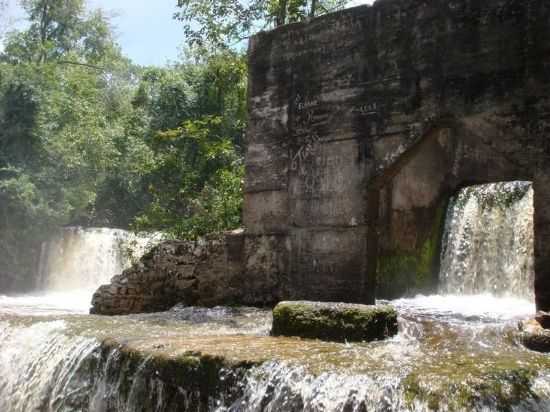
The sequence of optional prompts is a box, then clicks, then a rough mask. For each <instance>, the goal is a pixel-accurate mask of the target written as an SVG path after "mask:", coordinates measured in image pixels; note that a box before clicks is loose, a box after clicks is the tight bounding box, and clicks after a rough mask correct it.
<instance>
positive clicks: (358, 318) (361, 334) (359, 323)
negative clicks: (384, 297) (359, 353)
mask: <svg viewBox="0 0 550 412" xmlns="http://www.w3.org/2000/svg"><path fill="white" fill-rule="evenodd" d="M271 333H272V335H274V336H299V337H302V338H310V339H321V340H329V341H338V342H352V341H373V340H381V339H385V338H388V337H391V336H393V335H395V334H397V312H396V311H395V309H394V308H392V307H391V306H384V305H359V304H348V303H331V302H308V301H293V302H291V301H287V302H280V303H279V304H278V305H277V306H276V307H275V308H274V309H273V327H272V330H271Z"/></svg>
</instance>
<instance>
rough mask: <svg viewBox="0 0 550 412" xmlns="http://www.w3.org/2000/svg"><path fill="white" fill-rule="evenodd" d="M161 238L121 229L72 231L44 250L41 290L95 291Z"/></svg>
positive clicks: (48, 243)
mask: <svg viewBox="0 0 550 412" xmlns="http://www.w3.org/2000/svg"><path fill="white" fill-rule="evenodd" d="M159 239H160V235H158V234H155V235H151V236H138V235H135V234H134V233H131V232H127V231H125V230H120V229H109V228H81V227H69V228H66V229H64V230H63V231H62V232H61V233H60V234H59V235H58V236H56V237H54V238H53V239H51V240H50V241H49V242H46V243H45V244H44V245H43V247H42V253H41V258H40V267H39V274H38V283H39V284H38V288H39V289H41V290H49V291H66V290H76V289H87V290H91V289H96V288H97V287H98V286H99V285H101V284H103V283H107V282H109V280H110V279H111V277H113V276H114V275H116V274H119V273H121V272H122V271H123V270H124V269H126V268H127V267H128V266H129V265H130V264H131V263H132V260H134V259H139V257H140V256H142V255H143V254H144V253H145V251H146V250H147V249H148V248H149V247H151V246H152V245H154V244H155V243H158V241H159Z"/></svg>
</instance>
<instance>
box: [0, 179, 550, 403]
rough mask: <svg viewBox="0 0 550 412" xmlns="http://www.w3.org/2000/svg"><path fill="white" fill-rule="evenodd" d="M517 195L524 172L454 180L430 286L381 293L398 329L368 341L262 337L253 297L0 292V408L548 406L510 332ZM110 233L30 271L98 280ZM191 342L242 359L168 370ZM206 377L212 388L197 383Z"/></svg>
mask: <svg viewBox="0 0 550 412" xmlns="http://www.w3.org/2000/svg"><path fill="white" fill-rule="evenodd" d="M532 207H533V206H532V189H531V188H530V186H529V184H527V183H524V182H513V183H502V184H496V185H489V186H483V187H473V188H469V189H465V190H464V191H462V192H460V193H459V194H458V196H457V197H456V198H455V199H453V201H452V202H451V205H450V207H449V211H448V214H447V229H446V233H445V245H444V248H443V254H442V260H443V262H442V271H441V292H442V294H441V295H436V296H418V297H415V298H406V299H399V300H395V301H393V302H390V303H391V304H392V305H394V306H395V307H396V309H397V310H398V311H399V313H400V318H399V327H400V331H399V334H398V335H397V336H396V337H394V338H392V339H389V340H386V341H383V342H372V343H353V344H351V343H349V344H348V343H344V344H341V343H328V342H320V341H315V340H300V339H291V338H272V337H269V336H268V331H269V329H270V325H271V320H270V312H269V311H264V310H258V309H246V308H242V309H236V308H221V307H220V308H213V309H205V308H192V307H191V308H185V307H176V308H174V309H172V310H171V311H169V312H166V313H158V314H149V315H131V316H124V317H99V316H90V315H79V314H75V311H74V308H72V309H71V310H68V311H47V310H46V311H44V310H43V306H44V303H45V302H43V301H41V300H40V299H39V298H34V299H36V300H34V301H33V300H31V299H30V298H29V297H26V298H25V302H26V305H27V306H25V307H24V308H23V307H22V306H21V305H18V304H17V302H18V300H19V299H21V298H19V297H15V298H0V371H1V373H0V411H2V412H4V411H5V412H26V411H29V410H32V411H39V412H42V411H44V412H50V411H52V412H53V411H55V412H69V411H90V412H119V411H128V412H133V411H143V412H146V411H147V412H149V411H155V412H165V411H166V412H168V411H186V410H212V411H217V412H245V411H251V412H252V411H254V412H259V411H283V412H284V411H311V412H313V411H315V412H317V411H319V412H320V411H345V412H348V411H349V412H351V411H357V412H359V411H361V412H363V411H376V412H390V411H403V412H405V411H426V412H427V411H435V410H440V411H500V410H507V411H548V410H550V358H548V356H547V355H544V354H539V353H535V352H531V351H528V350H527V349H525V348H524V347H522V346H521V345H520V344H519V343H518V341H517V338H516V335H515V330H516V323H517V321H518V319H521V318H525V317H527V316H529V315H532V313H533V312H534V305H533V303H532V285H531V282H532V264H533V262H532V214H533V210H532ZM85 232H86V233H85ZM121 239H123V240H125V239H127V237H126V235H125V234H120V232H116V231H109V230H103V231H102V230H97V229H93V230H91V229H90V230H82V229H71V230H68V231H67V232H66V233H65V235H64V237H62V238H59V239H57V240H55V241H53V242H52V243H50V244H49V245H47V246H45V247H44V250H43V255H44V256H43V257H44V260H43V261H42V264H43V265H42V272H41V273H42V276H43V280H42V282H43V283H42V284H43V285H44V286H47V287H48V288H50V289H51V290H54V291H56V292H55V293H65V292H66V291H67V288H73V289H74V290H77V289H79V288H86V287H88V286H92V285H93V286H95V284H97V283H101V282H104V281H105V280H106V279H107V278H108V277H109V276H111V275H112V271H119V270H120V268H122V267H123V266H124V265H125V264H126V263H125V262H126V260H125V259H126V258H125V257H124V256H123V254H122V252H121V250H123V249H124V248H123V247H122V248H121V246H120V240H121ZM502 250H505V251H506V253H502ZM110 271H111V273H108V272H110ZM52 293H53V292H51V293H50V294H49V295H48V296H50V297H51V296H54V295H52ZM67 294H68V295H73V294H74V291H71V292H69V293H67ZM10 299H11V300H10ZM36 315H41V316H39V317H37V316H36ZM105 339H108V342H111V343H110V344H106V341H105ZM112 342H115V344H113V343H112ZM121 342H124V344H125V345H129V347H130V348H133V349H132V350H125V349H122V348H121V347H120V343H121ZM139 353H141V355H136V354H139ZM197 353H204V354H205V355H208V356H207V359H208V360H209V362H211V361H212V360H214V361H215V360H216V359H221V358H223V359H230V360H231V363H230V365H241V366H242V365H245V366H244V367H245V369H244V371H243V370H241V369H238V368H237V369H235V368H236V367H233V366H227V367H224V368H222V369H220V370H219V371H218V372H217V373H216V372H215V371H213V369H207V372H205V373H204V374H201V373H202V372H200V370H201V369H200V362H198V361H196V360H195V361H194V362H195V363H192V367H191V369H186V370H187V371H188V372H189V373H191V374H192V375H191V378H189V377H188V376H185V373H186V372H181V373H182V374H183V375H181V376H175V377H174V379H175V380H174V379H171V378H170V376H172V375H170V374H173V371H174V370H179V369H177V368H176V369H174V364H177V362H181V361H180V360H178V359H181V356H182V354H197ZM214 363H215V362H214ZM163 365H164V366H163ZM166 365H168V366H166ZM208 365H210V366H209V367H212V365H213V364H212V363H208ZM196 371H199V372H200V373H198V374H196V373H197V372H196ZM194 373H195V375H193V374H194ZM200 379H206V381H204V382H202V381H200V382H198V383H197V380H200ZM216 380H218V381H219V382H224V384H225V386H226V387H225V389H224V391H220V392H216V393H204V392H201V391H203V390H205V389H204V388H205V387H206V386H207V384H208V382H210V383H211V382H214V381H216ZM201 385H206V386H201ZM201 388H202V389H201Z"/></svg>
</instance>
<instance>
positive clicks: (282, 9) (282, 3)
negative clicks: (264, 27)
mask: <svg viewBox="0 0 550 412" xmlns="http://www.w3.org/2000/svg"><path fill="white" fill-rule="evenodd" d="M287 1H288V0H279V10H278V12H277V20H276V22H275V25H276V26H282V25H283V24H285V23H286V8H287Z"/></svg>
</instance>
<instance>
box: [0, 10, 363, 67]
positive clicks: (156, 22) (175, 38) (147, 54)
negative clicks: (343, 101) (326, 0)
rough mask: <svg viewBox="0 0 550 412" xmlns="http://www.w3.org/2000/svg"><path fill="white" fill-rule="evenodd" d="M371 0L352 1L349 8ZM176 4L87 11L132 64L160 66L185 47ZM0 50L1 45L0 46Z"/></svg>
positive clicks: (15, 13)
mask: <svg viewBox="0 0 550 412" xmlns="http://www.w3.org/2000/svg"><path fill="white" fill-rule="evenodd" d="M372 2H373V0H352V2H351V4H352V5H358V4H365V3H366V4H370V3H372ZM15 3H16V0H11V7H10V9H9V10H8V15H9V18H10V20H12V22H15V23H14V24H15V25H16V26H17V25H21V24H22V22H21V19H22V13H21V11H20V10H19V9H18V7H17V6H15ZM176 3H177V0H155V1H151V0H88V4H89V7H90V8H98V7H100V8H102V9H103V10H105V11H106V12H107V13H108V15H109V16H111V18H112V19H111V21H112V23H113V26H114V27H115V33H116V37H117V40H118V42H119V44H120V45H121V47H122V51H123V53H124V54H125V55H126V56H128V57H130V58H131V59H132V60H133V61H134V62H135V63H138V64H141V65H144V66H145V65H156V66H161V65H164V64H166V63H169V62H174V61H177V60H178V59H179V56H180V53H181V48H182V45H183V43H184V33H183V24H182V23H181V22H178V21H176V20H174V19H173V18H172V16H173V14H174V12H175V11H176V10H177V7H176ZM0 48H1V45H0Z"/></svg>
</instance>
